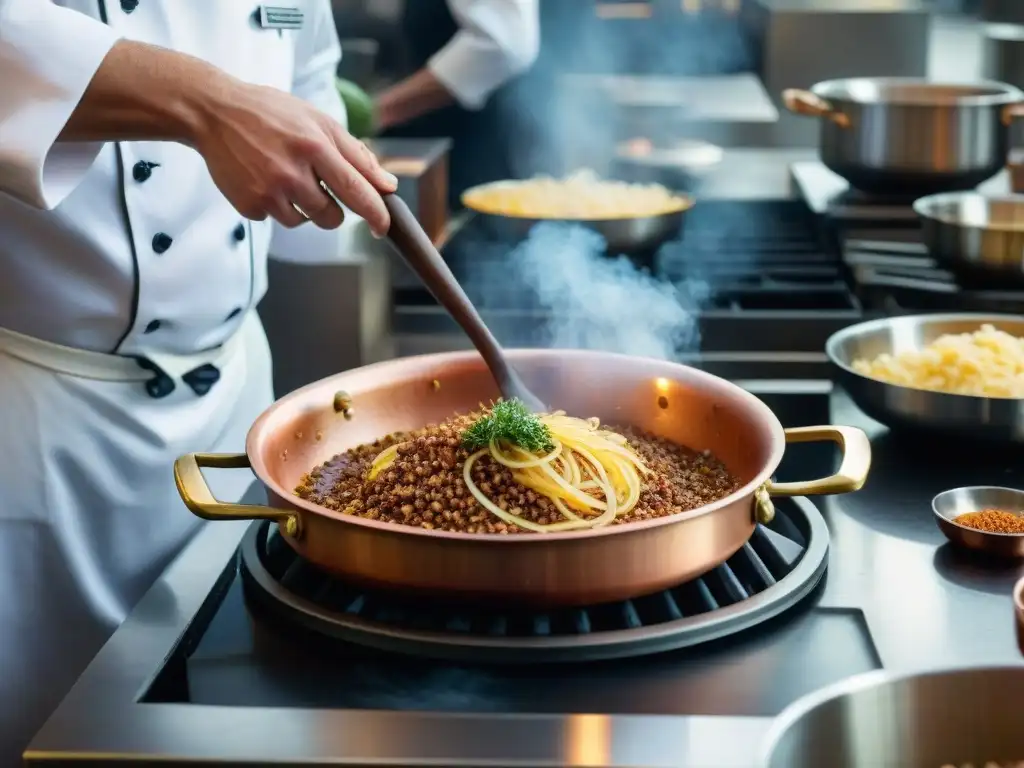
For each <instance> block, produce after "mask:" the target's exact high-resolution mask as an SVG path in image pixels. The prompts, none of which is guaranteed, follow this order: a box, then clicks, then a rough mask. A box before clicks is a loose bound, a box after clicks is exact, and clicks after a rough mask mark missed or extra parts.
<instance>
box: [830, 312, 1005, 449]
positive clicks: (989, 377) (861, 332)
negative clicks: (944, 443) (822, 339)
mask: <svg viewBox="0 0 1024 768" xmlns="http://www.w3.org/2000/svg"><path fill="white" fill-rule="evenodd" d="M825 352H826V354H827V355H828V357H829V359H830V360H831V362H832V364H833V366H834V371H835V374H836V379H837V381H838V383H839V384H840V385H842V387H843V388H844V389H845V390H846V392H847V393H848V394H849V396H850V398H851V399H852V400H853V402H854V403H856V404H857V406H858V407H859V408H860V409H861V410H862V411H864V412H865V413H866V414H867V415H868V416H870V417H871V418H873V419H875V420H876V421H879V422H881V423H882V424H885V425H886V426H888V427H891V428H916V429H926V430H932V431H940V432H945V433H957V434H960V435H963V436H966V437H970V438H975V439H987V440H997V441H1004V442H1005V441H1008V442H1019V443H1024V316H1019V315H989V314H941V315H939V314H937V315H910V316H905V317H892V318H884V319H881V320H871V321H869V322H866V323H859V324H857V325H853V326H850V327H849V328H845V329H843V330H841V331H838V332H837V333H835V334H833V335H832V336H831V338H829V340H828V342H827V343H826V345H825Z"/></svg>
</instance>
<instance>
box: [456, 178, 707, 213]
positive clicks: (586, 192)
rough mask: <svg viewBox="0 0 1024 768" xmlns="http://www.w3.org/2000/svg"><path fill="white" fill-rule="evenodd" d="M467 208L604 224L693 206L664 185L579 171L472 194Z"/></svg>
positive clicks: (490, 186) (489, 186)
mask: <svg viewBox="0 0 1024 768" xmlns="http://www.w3.org/2000/svg"><path fill="white" fill-rule="evenodd" d="M462 201H463V203H464V204H465V205H466V206H467V207H469V208H472V209H474V210H476V211H480V212H482V213H489V214H493V215H495V216H515V217H520V218H526V219H568V220H584V221H585V220H591V221H596V220H601V219H626V218H633V217H643V216H658V215H660V214H663V213H672V212H675V211H682V210H685V209H687V208H689V207H690V205H691V204H692V201H691V200H690V199H689V198H688V197H684V196H681V195H677V194H675V193H674V192H672V191H671V190H669V189H667V188H666V187H663V186H661V185H660V184H627V183H626V182H623V181H608V180H604V179H600V178H598V176H597V174H595V173H594V172H593V171H588V170H584V171H577V172H576V173H573V174H570V175H569V176H567V177H566V178H564V179H553V178H550V177H546V176H540V177H537V178H534V179H526V180H523V181H502V182H497V183H494V184H486V185H484V186H481V187H476V188H475V189H471V190H469V191H468V192H466V194H465V195H464V196H463V199H462Z"/></svg>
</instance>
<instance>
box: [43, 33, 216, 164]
mask: <svg viewBox="0 0 1024 768" xmlns="http://www.w3.org/2000/svg"><path fill="white" fill-rule="evenodd" d="M230 81H231V77H230V76H229V75H227V74H226V73H224V72H223V71H221V70H219V69H217V68H216V67H214V66H212V65H211V64H208V63H206V62H205V61H202V60H200V59H197V58H194V57H192V56H187V55H185V54H182V53H176V52H174V51H169V50H166V49H164V48H159V47H157V46H153V45H145V44H143V43H136V42H132V41H129V40H121V41H119V42H117V43H116V44H115V45H114V46H113V47H112V48H111V49H110V52H109V53H108V54H107V56H106V57H105V58H104V59H103V63H102V64H101V65H100V67H99V69H98V70H97V71H96V74H95V75H94V77H93V79H92V81H91V82H90V83H89V86H88V88H86V90H85V93H84V95H83V96H82V99H81V100H80V101H79V103H78V106H77V107H76V108H75V110H74V112H72V114H71V118H70V119H69V120H68V122H67V124H66V125H65V126H64V129H63V130H62V131H61V133H60V136H59V137H58V141H145V140H150V141H178V142H181V143H184V144H192V143H194V141H195V138H196V137H197V136H198V135H199V134H200V132H201V131H202V129H203V126H204V125H205V123H206V115H209V114H210V113H211V105H212V103H213V102H214V101H215V100H216V94H217V92H218V90H220V89H222V88H224V87H226V86H227V85H228V84H229V82H230Z"/></svg>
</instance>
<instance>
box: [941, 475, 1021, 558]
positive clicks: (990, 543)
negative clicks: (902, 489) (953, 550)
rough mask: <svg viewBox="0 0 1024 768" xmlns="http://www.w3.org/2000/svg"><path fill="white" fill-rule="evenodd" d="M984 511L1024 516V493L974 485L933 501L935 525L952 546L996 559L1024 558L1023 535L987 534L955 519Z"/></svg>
mask: <svg viewBox="0 0 1024 768" xmlns="http://www.w3.org/2000/svg"><path fill="white" fill-rule="evenodd" d="M983 509H1001V510H1003V511H1005V512H1014V513H1016V514H1018V515H1020V514H1024V491H1018V490H1017V489H1016V488H1000V487H998V486H992V485H975V486H969V487H965V488H953V489H951V490H948V491H943V492H942V493H940V494H939V495H938V496H936V497H935V498H934V499H932V512H934V513H935V522H936V523H938V524H939V528H940V529H941V530H942V532H943V533H944V534H946V538H947V539H949V540H950V541H951V542H952V543H953V544H956V545H957V546H960V547H966V548H967V549H973V550H977V551H979V552H985V553H987V554H990V555H995V556H996V557H1024V533H988V532H986V531H977V530H975V529H973V528H968V527H966V526H963V525H960V524H959V523H957V522H955V520H954V518H956V517H957V516H959V515H965V514H967V513H968V512H980V511H981V510H983Z"/></svg>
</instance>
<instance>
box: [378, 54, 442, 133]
mask: <svg viewBox="0 0 1024 768" xmlns="http://www.w3.org/2000/svg"><path fill="white" fill-rule="evenodd" d="M454 103H455V97H454V96H452V94H451V92H450V91H449V90H448V89H447V88H445V86H444V84H443V83H442V82H441V81H440V80H438V79H437V77H436V76H435V75H434V73H433V72H431V71H430V70H429V69H426V68H424V69H421V70H419V71H418V72H416V73H415V74H413V75H410V76H409V77H407V78H405V79H404V80H402V81H401V82H399V83H396V84H395V85H393V86H391V87H390V88H388V89H387V90H386V91H384V92H383V93H382V94H380V95H379V96H378V97H377V122H378V124H379V127H380V128H382V129H383V128H389V127H391V126H393V125H401V124H402V123H406V122H408V121H409V120H413V119H414V118H417V117H419V116H420V115H425V114H427V113H429V112H433V111H435V110H437V109H441V108H442V107H447V106H448V105H450V104H454Z"/></svg>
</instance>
